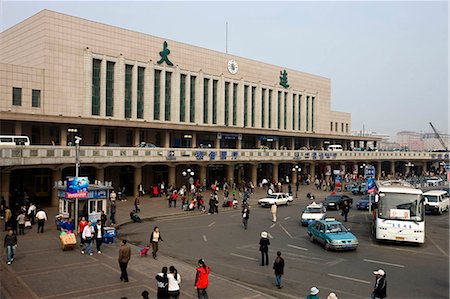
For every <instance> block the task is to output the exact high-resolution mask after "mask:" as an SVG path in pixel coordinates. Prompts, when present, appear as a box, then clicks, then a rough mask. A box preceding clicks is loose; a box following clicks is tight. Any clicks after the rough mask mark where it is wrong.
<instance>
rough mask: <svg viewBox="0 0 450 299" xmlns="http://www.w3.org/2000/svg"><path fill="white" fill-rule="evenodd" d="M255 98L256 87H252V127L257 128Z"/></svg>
mask: <svg viewBox="0 0 450 299" xmlns="http://www.w3.org/2000/svg"><path fill="white" fill-rule="evenodd" d="M255 96H256V87H254V86H252V127H255V108H256V107H255Z"/></svg>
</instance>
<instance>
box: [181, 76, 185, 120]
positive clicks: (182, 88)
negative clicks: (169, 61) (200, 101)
mask: <svg viewBox="0 0 450 299" xmlns="http://www.w3.org/2000/svg"><path fill="white" fill-rule="evenodd" d="M185 114H186V75H183V74H181V78H180V122H184V121H186V117H185Z"/></svg>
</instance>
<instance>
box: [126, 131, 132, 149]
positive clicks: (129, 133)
mask: <svg viewBox="0 0 450 299" xmlns="http://www.w3.org/2000/svg"><path fill="white" fill-rule="evenodd" d="M126 142H127V146H133V131H131V130H127V131H126Z"/></svg>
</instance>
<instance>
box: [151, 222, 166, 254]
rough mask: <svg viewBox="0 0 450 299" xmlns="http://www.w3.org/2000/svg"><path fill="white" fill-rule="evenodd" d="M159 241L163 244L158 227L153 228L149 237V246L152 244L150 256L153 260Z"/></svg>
mask: <svg viewBox="0 0 450 299" xmlns="http://www.w3.org/2000/svg"><path fill="white" fill-rule="evenodd" d="M160 240H161V241H162V242H164V240H163V239H162V238H161V234H160V232H159V227H157V226H155V228H153V231H152V234H151V235H150V244H152V254H153V258H154V259H156V253H157V252H158V242H159V241H160Z"/></svg>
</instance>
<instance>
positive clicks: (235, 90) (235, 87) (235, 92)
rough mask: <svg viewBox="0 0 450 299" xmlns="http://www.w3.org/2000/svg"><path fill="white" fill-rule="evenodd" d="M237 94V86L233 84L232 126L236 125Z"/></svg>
mask: <svg viewBox="0 0 450 299" xmlns="http://www.w3.org/2000/svg"><path fill="white" fill-rule="evenodd" d="M237 92H238V84H237V83H234V84H233V126H236V125H237V110H236V109H237Z"/></svg>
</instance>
